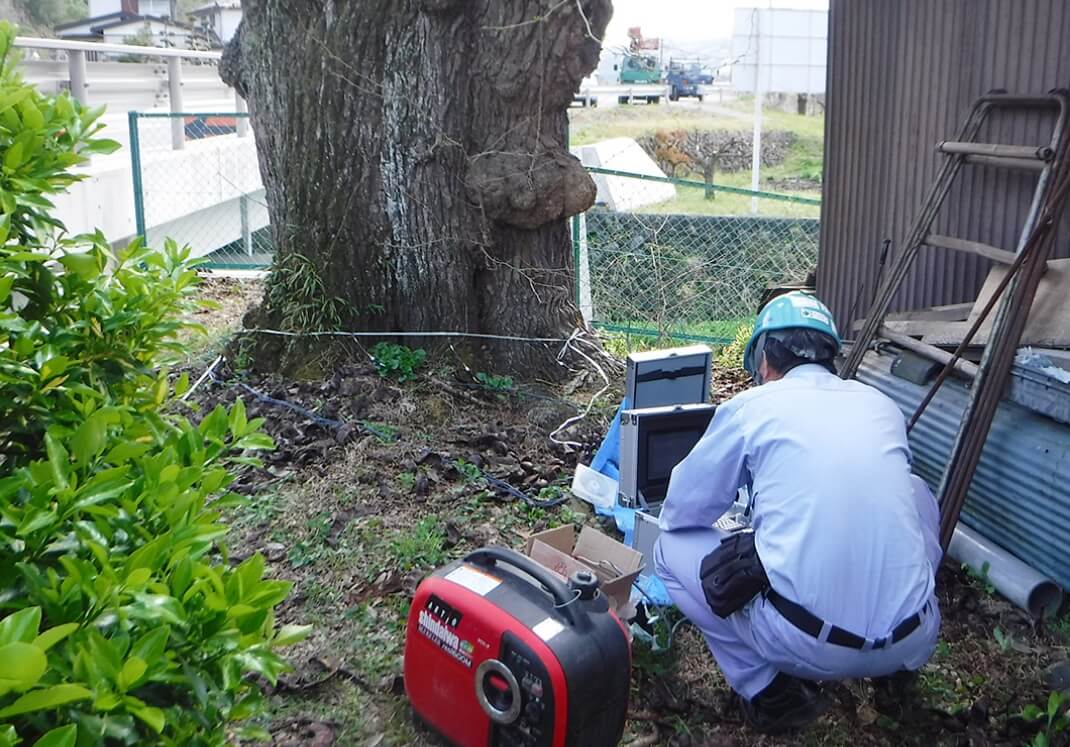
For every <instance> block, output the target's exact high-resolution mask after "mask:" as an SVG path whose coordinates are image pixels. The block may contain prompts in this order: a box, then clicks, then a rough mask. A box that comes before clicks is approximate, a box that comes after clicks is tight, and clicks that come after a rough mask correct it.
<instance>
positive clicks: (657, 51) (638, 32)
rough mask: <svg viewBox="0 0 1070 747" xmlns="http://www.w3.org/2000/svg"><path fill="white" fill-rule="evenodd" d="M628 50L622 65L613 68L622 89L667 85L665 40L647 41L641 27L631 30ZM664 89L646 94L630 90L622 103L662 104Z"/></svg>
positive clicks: (621, 99)
mask: <svg viewBox="0 0 1070 747" xmlns="http://www.w3.org/2000/svg"><path fill="white" fill-rule="evenodd" d="M628 39H629V44H628V51H627V52H625V53H624V56H623V57H621V59H620V62H619V63H618V64H617V65H614V66H613V69H614V70H616V71H617V82H618V83H619V84H620V85H622V86H663V85H664V84H665V80H664V76H663V72H662V68H661V61H662V48H661V39H647V38H646V37H644V36H643V30H642V29H641V28H640V27H639V26H633V27H631V28H630V29H628ZM661 93H662V91H661V90H647V91H644V92H642V93H637V92H633V91H628V92H627V93H626V94H625V95H623V96H619V97H618V101H619V102H620V103H621V104H627V103H630V102H631V101H646V102H647V103H648V104H657V103H660V102H661Z"/></svg>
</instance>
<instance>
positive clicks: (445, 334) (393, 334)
mask: <svg viewBox="0 0 1070 747" xmlns="http://www.w3.org/2000/svg"><path fill="white" fill-rule="evenodd" d="M238 334H260V335H276V336H278V337H475V338H479V339H481V340H506V341H511V342H568V340H566V339H565V338H563V337H519V336H516V335H488V334H482V333H479V332H386V331H385V332H283V331H282V330H278V329H260V328H256V329H243V330H241V331H240V332H239V333H238Z"/></svg>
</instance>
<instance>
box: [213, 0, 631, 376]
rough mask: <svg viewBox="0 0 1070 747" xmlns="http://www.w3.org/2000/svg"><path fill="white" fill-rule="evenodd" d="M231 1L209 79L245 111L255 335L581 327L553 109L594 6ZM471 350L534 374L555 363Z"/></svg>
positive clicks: (490, 344)
mask: <svg viewBox="0 0 1070 747" xmlns="http://www.w3.org/2000/svg"><path fill="white" fill-rule="evenodd" d="M242 8H243V10H244V21H243V23H242V26H241V29H240V31H239V33H238V35H237V36H236V37H235V39H234V40H233V41H232V42H231V44H230V45H229V46H228V48H227V50H226V53H225V55H224V60H223V64H222V65H221V74H222V76H223V79H224V80H225V81H226V82H227V83H229V84H231V85H234V86H236V87H237V88H238V89H239V90H240V91H242V92H243V94H244V95H245V96H246V98H247V100H248V103H249V110H250V114H251V117H252V123H253V127H254V130H255V132H256V136H257V144H258V148H259V153H260V168H261V172H262V174H263V178H264V184H265V187H266V190H267V202H268V206H269V209H270V212H271V218H272V231H273V236H274V240H275V247H276V267H275V271H274V272H273V273H272V275H271V278H270V279H269V283H268V290H267V292H266V294H265V299H264V303H263V304H262V305H261V307H260V309H259V310H258V311H257V312H256V313H255V314H254V315H253V318H252V319H251V320H250V321H251V322H252V323H253V325H254V326H260V327H273V328H276V329H278V328H280V327H288V328H291V329H295V330H310V329H311V328H313V327H319V328H324V326H325V325H326V326H327V327H328V328H337V329H347V330H362V331H394V330H398V331H402V330H403V331H432V330H440V331H466V332H478V333H483V334H492V335H516V336H524V337H562V336H567V333H568V332H569V331H570V330H571V329H572V328H574V327H575V326H576V325H577V324H578V323H579V320H580V316H579V314H578V312H577V311H576V309H575V307H574V305H573V301H572V270H573V268H572V250H571V241H570V239H569V233H568V228H567V221H566V218H567V217H568V216H571V215H574V214H576V213H579V212H581V211H583V210H585V209H587V208H588V207H589V206H590V205H591V204H592V202H593V201H594V197H595V187H594V184H593V182H592V181H591V179H590V177H589V176H588V175H587V173H586V172H585V171H584V169H583V168H582V166H581V165H580V163H579V162H578V161H577V160H576V159H575V158H573V157H572V156H570V155H569V154H568V152H567V149H566V147H565V146H566V142H565V140H566V128H567V108H568V106H569V104H570V103H571V101H572V96H573V93H574V92H575V91H576V90H577V88H578V86H579V83H580V81H581V80H582V79H583V77H584V76H585V75H586V74H587V73H588V72H590V71H591V70H593V69H594V67H595V65H596V63H597V60H598V54H599V50H600V44H599V42H598V39H599V38H600V37H601V35H602V33H603V32H604V30H605V26H606V23H607V22H608V20H609V15H610V12H611V7H610V0H361V1H360V2H357V1H356V0H318V1H315V0H244V2H243V4H242ZM421 340H422V342H423V344H425V345H432V344H434V341H433V340H431V339H430V338H427V339H423V338H421ZM406 342H407V344H410V345H412V344H419V342H420V341H417V343H413V342H412V341H411V340H406ZM458 342H462V341H456V340H455V341H453V343H454V344H455V345H456V344H457V343H458ZM255 350H256V352H255V357H256V358H257V359H258V361H257V362H258V363H260V364H261V365H264V364H267V365H269V366H271V367H279V363H280V360H281V363H282V367H283V368H292V364H293V363H294V360H293V359H294V358H300V357H303V356H304V355H305V354H306V352H307V351H305V350H303V349H302V347H301V346H297V347H289V348H285V349H284V348H283V347H280V341H279V338H275V339H271V338H266V337H262V338H260V339H259V340H258V344H257V346H256V348H255ZM474 350H475V351H476V352H477V353H478V354H479V355H480V356H481V357H482V358H484V359H485V362H486V363H487V365H490V366H493V367H494V370H498V371H506V370H509V371H529V372H532V373H535V372H541V373H546V372H549V371H550V370H552V369H553V368H554V364H553V356H554V354H556V348H555V347H553V346H550V345H546V344H542V345H540V344H530V343H517V342H501V341H484V340H480V341H479V342H478V343H477V344H476V347H475V348H474ZM280 356H282V358H281V359H280Z"/></svg>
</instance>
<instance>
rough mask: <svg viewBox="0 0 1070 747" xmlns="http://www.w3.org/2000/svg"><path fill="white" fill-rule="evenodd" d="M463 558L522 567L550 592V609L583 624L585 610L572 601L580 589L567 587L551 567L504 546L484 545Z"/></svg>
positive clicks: (480, 562)
mask: <svg viewBox="0 0 1070 747" xmlns="http://www.w3.org/2000/svg"><path fill="white" fill-rule="evenodd" d="M464 560H465V562H466V563H475V564H477V565H484V566H492V565H494V564H495V563H503V564H505V565H511V566H513V567H514V568H517V569H518V570H520V571H523V572H524V573H526V574H527V575H529V576H531V577H532V578H533V579H535V580H536V581H538V582H539V584H540V585H541V586H542V587H543V588H544V589H546V591H548V592H550V595H551V596H552V597H553V598H554V602H555V604H554V609H555V610H556V611H557V612H559V613H561V615H562V616H563V617H564V618H565V619H566V620H567V621H568V622H569V623H570V624H571V625H573V626H575V627H582V626H585V625H587V623H588V619H587V611H586V610H585V609H584V608H583V605H581V604H575V602H577V601H579V598H580V592H579V591H578V590H576V589H570V588H569V587H568V586H567V585H566V584H565V582H564V581H562V580H561V579H560V578H558V577H557V576H556V575H555V574H554V573H553V572H552V571H550V570H549V569H548V568H546V567H544V566H542V565H539V564H538V563H536V562H535V561H534V560H532V559H531V558H529V557H528V556H526V555H521V554H520V553H518V552H517V551H516V550H510V549H509V548H507V547H484V548H483V549H482V550H476V551H475V552H470V553H468V555H466V556H465V558H464Z"/></svg>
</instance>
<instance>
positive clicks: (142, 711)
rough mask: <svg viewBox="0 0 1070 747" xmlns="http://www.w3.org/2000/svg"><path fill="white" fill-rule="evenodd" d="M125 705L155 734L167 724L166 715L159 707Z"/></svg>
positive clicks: (161, 730) (160, 731)
mask: <svg viewBox="0 0 1070 747" xmlns="http://www.w3.org/2000/svg"><path fill="white" fill-rule="evenodd" d="M127 707H128V708H129V709H130V712H131V713H132V714H134V715H135V716H137V717H138V718H139V719H141V720H142V721H144V722H145V723H146V724H148V726H149V728H150V729H152V730H153V731H154V732H156V733H157V734H160V733H162V732H163V729H164V727H165V726H167V717H166V716H165V715H164V712H163V711H161V710H160V709H159V708H153V707H151V706H132V705H129V704H128V705H127Z"/></svg>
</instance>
